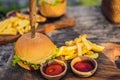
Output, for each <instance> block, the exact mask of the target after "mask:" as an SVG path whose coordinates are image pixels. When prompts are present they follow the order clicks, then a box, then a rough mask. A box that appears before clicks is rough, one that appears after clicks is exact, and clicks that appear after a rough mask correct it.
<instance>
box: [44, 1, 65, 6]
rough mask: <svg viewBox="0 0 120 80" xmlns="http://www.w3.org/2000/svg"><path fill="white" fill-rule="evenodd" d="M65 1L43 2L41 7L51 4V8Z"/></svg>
mask: <svg viewBox="0 0 120 80" xmlns="http://www.w3.org/2000/svg"><path fill="white" fill-rule="evenodd" d="M64 1H65V0H43V1H42V5H43V6H44V5H45V4H47V3H48V4H51V5H53V6H56V5H59V4H61V3H63V2H64Z"/></svg>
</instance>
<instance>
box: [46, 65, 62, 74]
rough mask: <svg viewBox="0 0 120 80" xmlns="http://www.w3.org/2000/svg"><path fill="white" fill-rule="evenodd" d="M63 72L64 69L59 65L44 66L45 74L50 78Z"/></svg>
mask: <svg viewBox="0 0 120 80" xmlns="http://www.w3.org/2000/svg"><path fill="white" fill-rule="evenodd" d="M63 71H64V68H63V66H62V65H60V64H51V65H48V66H46V68H45V73H46V74H47V75H51V76H54V75H58V74H60V73H62V72H63Z"/></svg>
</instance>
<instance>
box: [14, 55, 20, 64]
mask: <svg viewBox="0 0 120 80" xmlns="http://www.w3.org/2000/svg"><path fill="white" fill-rule="evenodd" d="M21 61H22V60H21V59H20V58H19V57H18V56H17V55H14V56H13V66H15V65H16V64H17V63H18V62H21Z"/></svg>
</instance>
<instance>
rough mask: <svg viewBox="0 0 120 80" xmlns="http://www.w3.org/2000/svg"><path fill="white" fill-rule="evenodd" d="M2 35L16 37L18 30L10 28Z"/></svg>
mask: <svg viewBox="0 0 120 80" xmlns="http://www.w3.org/2000/svg"><path fill="white" fill-rule="evenodd" d="M0 34H4V35H9V34H12V35H16V34H17V30H16V29H14V28H9V29H5V30H4V31H3V32H1V33H0Z"/></svg>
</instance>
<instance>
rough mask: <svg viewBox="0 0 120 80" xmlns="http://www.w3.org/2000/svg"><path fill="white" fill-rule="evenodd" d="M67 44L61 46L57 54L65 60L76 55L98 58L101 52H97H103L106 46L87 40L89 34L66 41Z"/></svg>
mask: <svg viewBox="0 0 120 80" xmlns="http://www.w3.org/2000/svg"><path fill="white" fill-rule="evenodd" d="M65 44H66V46H62V47H60V48H59V52H58V55H57V56H62V58H63V59H65V60H70V59H72V58H74V57H76V56H88V57H91V58H95V59H97V58H98V57H99V54H98V53H96V52H102V51H103V49H104V47H102V46H99V45H96V44H94V43H92V42H90V41H89V40H87V35H86V34H85V35H82V36H79V37H78V38H75V39H74V40H70V41H66V42H65Z"/></svg>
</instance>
